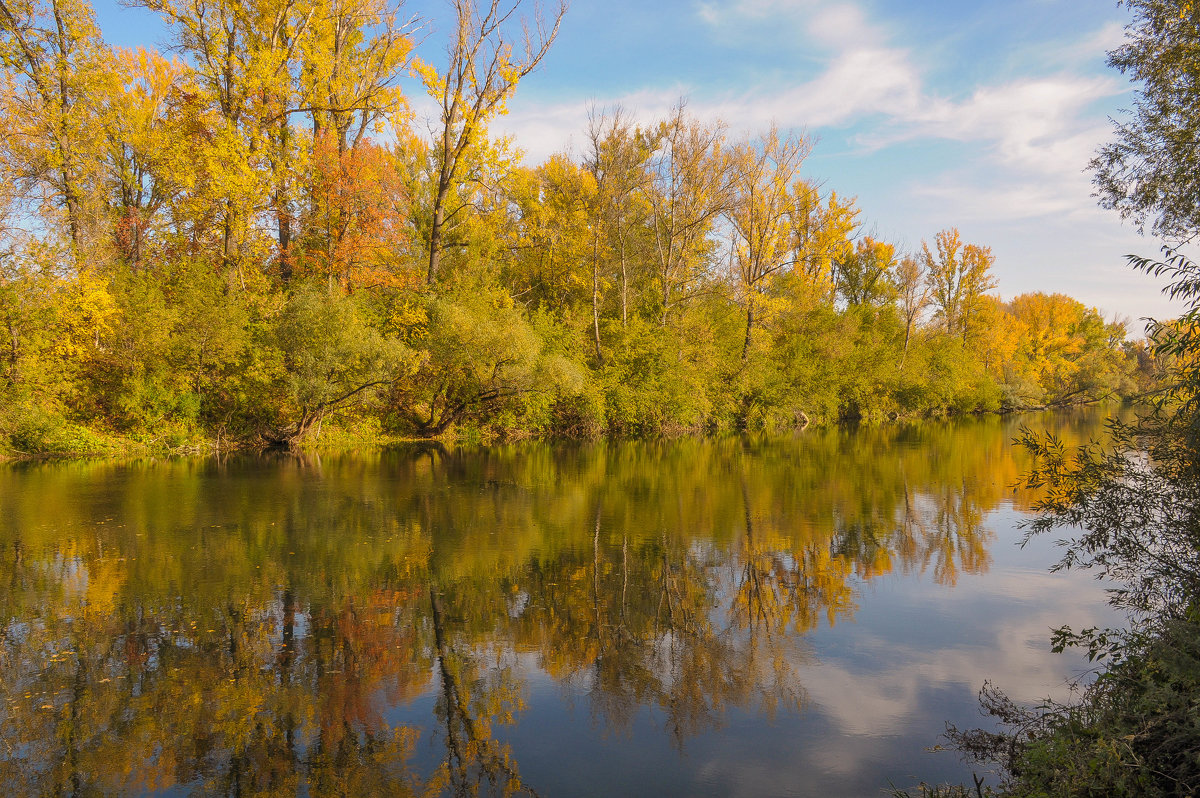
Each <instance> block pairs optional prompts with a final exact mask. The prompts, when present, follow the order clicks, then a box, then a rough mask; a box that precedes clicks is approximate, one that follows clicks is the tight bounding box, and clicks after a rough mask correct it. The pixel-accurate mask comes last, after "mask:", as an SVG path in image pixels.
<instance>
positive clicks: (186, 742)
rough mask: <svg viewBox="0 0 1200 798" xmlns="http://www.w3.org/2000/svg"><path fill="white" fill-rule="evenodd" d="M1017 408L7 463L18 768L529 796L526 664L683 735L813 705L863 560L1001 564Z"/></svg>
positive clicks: (326, 788) (167, 782) (8, 725)
mask: <svg viewBox="0 0 1200 798" xmlns="http://www.w3.org/2000/svg"><path fill="white" fill-rule="evenodd" d="M1092 429H1093V427H1092V426H1090V425H1088V424H1083V423H1082V422H1081V423H1080V424H1077V425H1076V426H1071V425H1070V424H1068V425H1067V426H1065V427H1063V428H1062V429H1060V430H1059V432H1060V434H1062V435H1064V437H1067V438H1068V442H1069V441H1070V439H1071V438H1072V437H1076V438H1078V437H1079V436H1080V435H1083V434H1087V433H1089V432H1090V431H1091V430H1092ZM964 430H965V431H964ZM1011 431H1012V430H1011V425H1006V424H1004V423H1002V422H1001V421H999V420H989V421H987V422H979V423H977V424H974V425H971V426H968V427H965V428H964V427H954V426H951V425H926V426H922V427H916V428H909V429H902V428H894V429H884V430H859V431H833V432H829V433H824V434H810V435H805V436H801V437H798V438H791V439H786V440H775V441H770V440H725V441H716V442H712V441H697V440H685V441H679V442H673V443H601V444H595V445H587V446H546V445H537V444H528V445H524V446H519V447H512V448H504V447H501V448H496V449H490V450H483V451H445V450H441V449H437V448H431V449H423V450H419V451H396V452H390V453H386V454H382V455H379V456H377V457H374V458H371V457H366V458H338V459H334V460H329V459H326V460H324V461H322V460H320V459H316V458H313V459H310V460H308V461H305V460H289V459H278V460H275V459H254V458H245V459H231V460H225V461H173V462H161V463H132V464H110V463H84V464H60V465H51V464H42V465H33V466H24V467H17V466H8V467H5V468H3V469H2V470H0V507H3V508H4V512H3V513H0V519H2V520H0V545H2V546H3V551H4V552H5V556H4V558H3V563H2V565H0V568H3V571H0V671H2V672H3V674H4V678H3V680H2V682H0V697H2V702H3V703H2V704H0V743H2V747H0V780H2V781H0V783H3V784H4V790H5V791H6V792H11V793H13V794H28V795H38V794H45V795H49V794H55V795H92V794H97V795H103V794H120V793H154V792H160V791H178V790H183V791H184V792H188V791H195V792H202V793H206V794H207V793H211V794H223V795H248V794H267V795H271V794H279V795H295V794H297V793H298V792H301V793H307V794H311V795H318V796H320V795H371V794H386V795H414V796H415V795H438V794H453V795H477V794H506V795H511V794H529V795H536V794H537V792H536V791H535V786H531V785H529V784H527V783H526V781H525V779H524V778H523V776H522V774H521V772H520V768H519V766H518V763H517V755H516V753H515V752H514V750H513V748H512V745H511V743H510V742H508V741H507V736H506V734H505V733H504V728H505V727H507V726H509V725H511V724H513V723H516V722H518V721H519V719H520V716H521V713H522V711H523V710H524V709H525V707H526V701H527V696H526V691H527V687H526V679H527V677H528V675H529V668H531V667H533V664H534V663H536V666H537V667H538V668H540V669H541V670H542V671H544V673H545V674H547V675H548V676H549V677H550V678H552V679H554V680H557V681H558V682H559V683H560V684H562V685H563V686H564V689H566V690H568V691H570V692H571V693H572V694H573V695H577V696H582V697H585V699H586V702H587V704H588V706H589V708H590V712H591V714H592V716H593V718H594V719H595V721H596V722H597V723H600V724H603V725H604V726H605V727H606V728H607V729H609V730H610V731H611V732H612V733H616V734H624V733H627V732H628V731H629V730H630V729H631V728H632V724H633V722H634V719H635V718H636V717H637V716H638V715H639V713H642V712H643V711H644V710H650V711H652V712H653V715H654V717H655V718H657V719H659V722H660V725H661V727H662V729H663V730H664V731H665V732H666V733H667V734H668V735H669V736H670V738H671V739H672V740H673V742H674V744H675V745H676V746H677V747H680V748H683V747H684V746H685V745H686V741H687V740H688V739H689V738H691V737H693V736H694V735H696V734H699V733H701V732H704V731H709V730H713V729H718V728H720V727H721V726H722V724H723V723H724V721H725V718H726V716H727V710H728V709H729V708H731V707H738V708H740V709H742V710H744V711H746V712H753V713H758V714H760V715H762V716H765V717H772V716H775V715H777V714H780V713H788V714H791V713H796V712H800V711H802V707H803V704H804V700H805V691H804V687H803V684H802V679H801V671H800V669H801V667H802V666H803V665H804V664H805V662H806V661H807V659H808V654H806V650H805V637H806V635H808V634H809V633H811V632H812V631H813V630H816V629H818V628H820V627H822V625H829V626H833V625H834V624H836V623H837V622H838V621H840V620H843V619H848V618H851V617H852V616H853V614H854V612H855V608H856V606H855V601H856V594H857V592H858V591H859V589H860V588H861V586H862V585H863V584H864V583H866V582H868V581H869V580H871V579H874V578H877V577H879V576H881V575H883V574H887V573H890V572H899V573H905V574H928V575H929V576H930V577H931V578H932V579H933V580H934V581H935V582H937V583H939V584H944V585H953V584H954V582H955V580H957V579H958V578H959V577H960V576H961V575H962V574H973V573H980V572H983V571H985V570H986V569H987V568H988V566H989V554H988V543H989V541H990V539H991V535H992V533H991V532H990V531H989V530H988V528H987V527H986V518H987V515H988V513H989V512H991V511H992V510H994V509H996V508H997V507H998V506H1000V505H1001V504H1002V503H1004V502H1013V503H1015V504H1016V505H1017V506H1018V507H1020V506H1024V505H1025V504H1027V503H1028V501H1029V499H1030V497H1029V496H1027V495H1025V494H1023V493H1021V492H1019V491H1018V492H1017V493H1016V494H1014V493H1013V492H1012V489H1011V487H1010V486H1011V485H1012V484H1014V483H1015V481H1016V475H1017V474H1018V472H1019V470H1020V468H1021V464H1020V463H1019V462H1018V461H1017V460H1016V459H1015V458H1016V457H1018V456H1019V455H1018V453H1016V452H1014V451H1013V450H1012V449H1011V447H1010V446H1009V444H1008V438H1009V437H1010V435H1011ZM425 699H427V700H428V701H429V702H430V704H429V705H430V706H431V707H432V714H431V715H430V716H428V717H426V718H425V720H423V721H413V720H412V718H411V717H409V716H411V714H412V713H409V714H408V715H406V716H405V720H404V721H403V722H401V721H398V720H397V718H398V717H400V715H399V714H397V712H396V711H395V710H396V709H397V708H404V707H412V706H414V705H415V704H416V703H419V702H420V701H421V700H425ZM431 752H433V753H432V754H431Z"/></svg>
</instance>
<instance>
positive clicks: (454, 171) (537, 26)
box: [418, 0, 567, 285]
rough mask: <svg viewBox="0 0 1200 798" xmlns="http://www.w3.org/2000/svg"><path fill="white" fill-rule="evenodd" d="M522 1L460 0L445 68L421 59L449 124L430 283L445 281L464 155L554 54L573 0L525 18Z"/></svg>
mask: <svg viewBox="0 0 1200 798" xmlns="http://www.w3.org/2000/svg"><path fill="white" fill-rule="evenodd" d="M521 3H522V0H512V2H505V3H502V2H500V0H491V2H489V3H487V4H486V5H480V4H478V3H476V1H475V0H454V12H455V18H456V21H457V24H456V28H455V33H454V40H453V41H452V42H451V44H450V47H449V49H448V56H449V58H448V61H447V64H446V71H445V73H444V74H439V73H438V72H437V70H436V69H435V68H434V67H432V66H431V65H429V64H419V65H418V70H419V71H420V73H421V77H422V79H423V80H424V82H425V86H426V89H427V90H428V91H429V93H430V95H431V96H433V97H434V98H435V99H436V100H437V101H438V103H439V105H440V106H441V120H440V124H441V129H440V133H439V134H438V136H437V141H436V142H435V147H434V158H435V160H436V164H435V168H436V171H437V174H436V175H435V181H436V182H435V184H434V193H433V207H432V216H433V218H432V220H431V226H430V231H429V272H428V275H427V281H428V283H429V285H433V284H434V283H436V282H437V278H438V270H439V268H440V266H441V257H442V248H443V246H444V243H443V239H444V237H445V232H446V226H447V224H449V223H450V222H452V221H453V219H454V217H455V215H457V214H458V213H459V212H461V211H462V206H459V207H457V208H453V209H447V207H446V206H447V203H448V201H449V199H450V194H451V188H452V187H453V185H454V182H455V180H456V179H457V177H458V175H459V170H460V167H461V165H462V162H463V156H464V154H465V153H466V152H467V150H468V148H469V147H470V146H471V145H472V144H473V143H475V142H477V141H478V140H479V139H480V137H482V136H484V135H486V133H487V124H488V122H489V121H490V120H491V118H492V117H493V116H494V115H495V114H497V113H500V112H502V111H503V110H504V106H505V103H507V102H508V100H509V98H510V97H512V95H513V93H514V92H515V91H516V89H517V83H518V82H520V80H521V79H522V78H524V77H525V76H526V75H528V74H529V73H530V72H532V71H533V70H534V69H536V68H537V66H538V64H540V63H541V61H542V59H543V58H545V57H546V53H548V52H549V51H550V45H551V44H553V43H554V38H555V36H557V35H558V27H559V25H560V24H561V22H562V18H563V15H564V14H565V13H566V11H567V5H566V2H565V0H559V4H558V7H557V9H556V11H555V12H554V14H553V18H552V19H550V18H548V17H547V16H546V15H545V14H544V13H543V10H542V7H541V5H539V4H536V3H535V5H534V13H533V19H532V20H530V19H529V18H527V17H519V18H518V16H517V12H518V11H519V9H520V8H521ZM517 23H519V24H517ZM514 29H516V30H514ZM518 31H519V32H518Z"/></svg>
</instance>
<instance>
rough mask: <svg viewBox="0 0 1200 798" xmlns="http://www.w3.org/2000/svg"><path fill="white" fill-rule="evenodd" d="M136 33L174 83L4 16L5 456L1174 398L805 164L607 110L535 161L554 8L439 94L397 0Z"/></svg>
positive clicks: (76, 32)
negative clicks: (526, 146)
mask: <svg viewBox="0 0 1200 798" xmlns="http://www.w3.org/2000/svg"><path fill="white" fill-rule="evenodd" d="M516 2H517V4H518V5H519V0H516ZM140 5H142V6H144V7H146V8H148V9H151V10H153V11H156V12H158V13H159V14H161V16H162V17H163V19H164V20H165V22H166V24H167V26H168V28H169V30H170V31H171V35H172V37H173V41H172V45H173V49H174V51H175V52H176V53H177V54H178V55H177V56H176V57H174V58H167V57H164V56H162V55H160V54H159V53H156V52H154V51H149V50H140V49H139V50H133V51H130V50H123V49H117V48H111V47H109V46H107V45H106V44H105V43H104V42H103V40H102V39H101V37H100V33H99V30H98V29H97V27H96V24H95V19H94V15H93V12H92V9H91V8H90V7H89V6H88V5H87V3H86V0H0V55H2V62H3V65H4V81H3V84H2V85H0V114H2V117H3V118H4V120H5V123H6V128H7V130H6V135H5V136H4V137H3V140H2V141H0V171H2V175H0V406H3V408H4V410H3V412H2V413H0V446H3V447H4V448H6V449H7V450H9V451H10V452H16V453H27V454H33V453H44V452H78V453H89V452H104V451H117V450H120V449H121V448H125V449H126V450H128V449H129V448H130V447H135V448H136V447H150V448H158V449H165V450H188V449H197V448H203V447H207V446H211V445H213V444H214V443H216V444H219V445H226V444H228V443H232V444H234V445H238V444H241V445H247V444H248V445H287V446H294V445H298V444H302V443H304V442H308V441H312V440H314V439H317V438H319V437H321V436H322V435H324V436H325V438H329V437H331V436H333V435H341V436H343V437H344V436H347V435H350V436H352V438H353V439H358V440H362V439H365V438H374V437H378V436H381V435H398V436H436V435H442V434H446V433H451V432H457V433H458V434H474V435H482V436H494V435H509V436H511V435H596V434H605V433H608V434H655V433H660V432H664V431H686V430H704V431H719V430H733V429H762V428H767V429H772V428H780V427H796V426H805V425H807V424H809V423H827V422H832V421H835V420H838V419H846V418H885V417H890V416H893V415H929V414H944V413H962V412H973V411H997V410H1001V409H1005V408H1028V407H1039V406H1045V405H1055V404H1064V403H1071V402H1079V401H1087V400H1095V399H1098V398H1102V397H1107V396H1113V395H1118V396H1119V395H1132V394H1136V393H1139V392H1142V391H1144V390H1146V389H1148V388H1149V387H1150V386H1151V385H1152V383H1153V381H1154V380H1155V379H1156V378H1155V374H1156V372H1157V371H1158V367H1157V364H1156V363H1155V362H1154V360H1153V358H1152V357H1150V356H1149V354H1148V353H1147V350H1146V349H1145V347H1143V346H1142V345H1141V344H1140V343H1136V342H1135V343H1130V342H1127V341H1126V340H1125V332H1126V331H1125V329H1124V326H1123V325H1122V324H1120V323H1117V322H1113V321H1106V320H1105V319H1104V318H1103V317H1102V316H1101V315H1100V314H1099V313H1098V312H1097V311H1096V310H1095V309H1092V308H1088V307H1085V306H1084V305H1082V304H1081V303H1079V302H1077V301H1075V300H1074V299H1071V298H1070V297H1067V296H1062V295H1058V294H1055V295H1045V294H1040V293H1039V294H1026V295H1022V296H1018V297H1016V298H1015V299H1013V300H1012V301H1010V302H1004V301H1002V300H1000V299H999V298H997V297H996V296H995V295H993V294H991V293H989V292H991V291H993V290H994V289H995V288H996V284H995V280H994V278H993V276H992V266H993V256H992V253H991V251H990V250H989V249H988V248H987V247H985V246H980V245H976V244H969V243H966V242H964V241H962V240H961V238H960V236H959V234H958V232H957V231H956V230H954V229H946V230H943V231H942V232H940V233H938V234H937V235H936V237H935V239H934V241H933V242H932V243H922V246H921V247H920V249H919V250H917V251H915V252H910V253H903V252H899V251H898V250H897V248H896V246H895V245H893V244H891V243H888V242H886V241H881V240H877V239H875V238H872V237H870V236H867V235H864V234H863V229H864V222H863V219H862V215H861V213H860V211H859V209H858V208H857V207H856V206H855V203H854V201H853V200H852V199H847V198H845V197H841V196H838V194H837V193H836V192H834V191H825V190H822V189H821V187H820V186H819V185H818V184H817V183H816V182H814V181H813V180H811V179H809V178H807V177H806V176H805V174H804V172H803V170H802V165H803V162H804V160H805V157H806V156H807V154H808V152H809V149H810V144H811V142H810V141H808V140H807V139H804V138H800V137H796V136H788V135H785V134H784V133H782V132H780V131H777V130H769V131H766V132H764V133H762V134H761V135H760V136H758V137H756V138H752V139H734V138H731V137H730V136H729V135H727V131H726V129H725V128H724V127H723V126H721V125H719V124H715V123H706V122H702V121H700V120H697V119H695V118H693V117H692V116H690V115H689V114H688V113H687V111H686V108H685V106H684V104H683V103H681V104H680V105H679V107H677V108H676V109H675V110H674V111H672V112H671V113H670V114H668V115H667V116H666V118H663V119H661V120H659V121H657V122H655V123H653V124H637V123H635V122H634V120H633V118H632V117H631V116H630V114H629V113H628V112H626V111H623V110H622V109H619V108H617V109H609V110H603V111H602V110H597V111H595V112H594V113H592V114H591V116H590V120H589V123H588V125H587V127H586V130H584V131H583V136H582V138H581V141H582V142H583V145H582V147H581V151H580V152H578V153H574V154H562V155H556V156H554V157H551V158H550V159H548V160H547V161H546V162H544V163H542V164H540V165H535V166H524V165H521V162H520V158H519V157H518V153H517V150H516V149H515V146H514V144H513V143H511V142H509V141H507V140H504V139H498V138H494V137H492V136H490V135H489V133H488V128H489V122H490V121H491V120H492V119H493V118H494V117H495V116H496V115H497V114H499V113H502V112H503V110H504V106H505V103H506V102H507V100H508V99H509V98H510V97H511V96H512V93H513V92H514V90H515V89H516V86H517V83H518V82H519V81H520V79H521V78H522V77H524V76H525V75H526V74H527V73H528V72H529V71H530V70H531V69H533V68H534V67H536V66H537V65H538V63H539V62H540V61H541V59H542V58H543V56H544V55H545V53H546V51H547V49H548V48H549V46H550V45H551V43H552V41H553V39H554V35H555V33H556V31H557V25H558V20H559V19H561V14H562V9H561V8H560V9H558V10H557V11H556V12H554V13H550V14H548V15H543V14H542V9H540V8H527V9H520V8H515V7H514V6H512V5H510V6H501V5H497V4H491V5H486V4H485V5H483V6H480V7H477V6H476V4H475V2H474V0H456V3H455V9H454V10H455V11H456V13H457V24H453V25H452V26H450V27H451V31H452V32H451V35H450V41H449V45H448V50H447V53H448V57H447V59H446V63H445V66H444V67H435V66H432V65H430V64H428V63H425V62H422V61H421V60H419V59H418V58H417V57H416V56H415V54H414V28H413V23H412V21H407V22H406V21H404V20H403V18H402V17H400V16H399V9H398V8H397V7H394V6H392V5H390V4H389V2H388V1H387V0H343V1H342V2H338V3H331V2H329V0H287V1H286V2H262V1H259V2H256V1H255V0H140ZM510 11H512V12H513V13H512V14H509V13H508V12H510ZM523 12H528V15H529V18H527V19H524V20H521V19H519V17H520V15H521V13H523ZM522 23H524V24H522ZM405 74H413V75H416V76H418V77H419V78H420V79H421V80H422V81H423V82H424V84H425V86H426V87H427V89H428V92H429V95H430V96H431V97H432V99H433V100H434V101H435V102H436V104H437V106H438V108H439V109H440V118H439V119H438V120H437V122H436V123H435V125H436V129H435V130H434V131H432V135H430V136H426V135H423V130H422V125H420V124H417V123H416V122H415V121H414V119H413V117H412V115H411V113H410V106H409V103H408V102H407V98H406V97H405V96H404V95H403V93H402V92H401V91H400V90H399V88H398V82H397V81H398V78H399V77H402V76H403V75H405ZM419 133H421V134H422V135H419ZM517 144H519V142H518V143H517Z"/></svg>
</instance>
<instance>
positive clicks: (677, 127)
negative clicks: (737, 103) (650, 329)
mask: <svg viewBox="0 0 1200 798" xmlns="http://www.w3.org/2000/svg"><path fill="white" fill-rule="evenodd" d="M724 135H725V128H724V126H723V125H721V124H704V123H701V122H700V121H698V120H696V119H693V118H691V117H689V116H688V115H687V114H686V111H685V108H684V105H683V104H682V103H680V104H679V105H678V106H676V108H675V109H674V111H673V112H672V114H671V116H670V118H668V119H667V120H666V121H664V122H661V123H660V124H659V126H658V128H657V130H656V131H655V139H654V141H655V148H654V149H655V153H654V156H653V158H652V159H651V161H650V172H651V176H652V185H651V188H650V191H649V197H650V214H651V216H650V222H651V225H652V226H653V229H654V258H655V267H656V269H657V272H658V273H657V275H656V277H657V281H658V284H659V285H658V288H659V291H660V293H661V303H662V304H661V308H660V324H662V325H664V326H665V325H666V323H667V318H668V316H669V315H670V313H671V311H672V310H673V309H675V308H676V307H677V306H679V305H682V304H685V303H686V302H688V300H690V299H692V298H694V297H695V296H696V295H697V294H698V293H699V292H700V291H701V290H702V289H703V287H704V281H705V278H706V276H707V274H706V271H705V267H706V266H707V265H708V264H707V258H708V257H709V255H710V250H711V242H710V240H709V235H710V233H711V232H712V229H713V225H714V224H715V222H716V220H717V217H718V216H719V214H720V213H721V212H722V211H723V210H724V209H725V207H726V203H727V200H728V194H729V174H728V170H726V168H725V165H724V163H723V158H724V156H723V153H722V146H723V143H724Z"/></svg>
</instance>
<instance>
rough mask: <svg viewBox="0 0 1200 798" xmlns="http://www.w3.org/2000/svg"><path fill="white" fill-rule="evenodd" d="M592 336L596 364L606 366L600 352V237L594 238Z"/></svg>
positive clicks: (594, 236)
mask: <svg viewBox="0 0 1200 798" xmlns="http://www.w3.org/2000/svg"><path fill="white" fill-rule="evenodd" d="M592 336H593V339H592V340H593V342H594V343H595V345H596V363H597V364H598V365H601V366H603V365H604V353H603V352H601V351H600V242H599V240H598V235H593V236H592Z"/></svg>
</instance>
